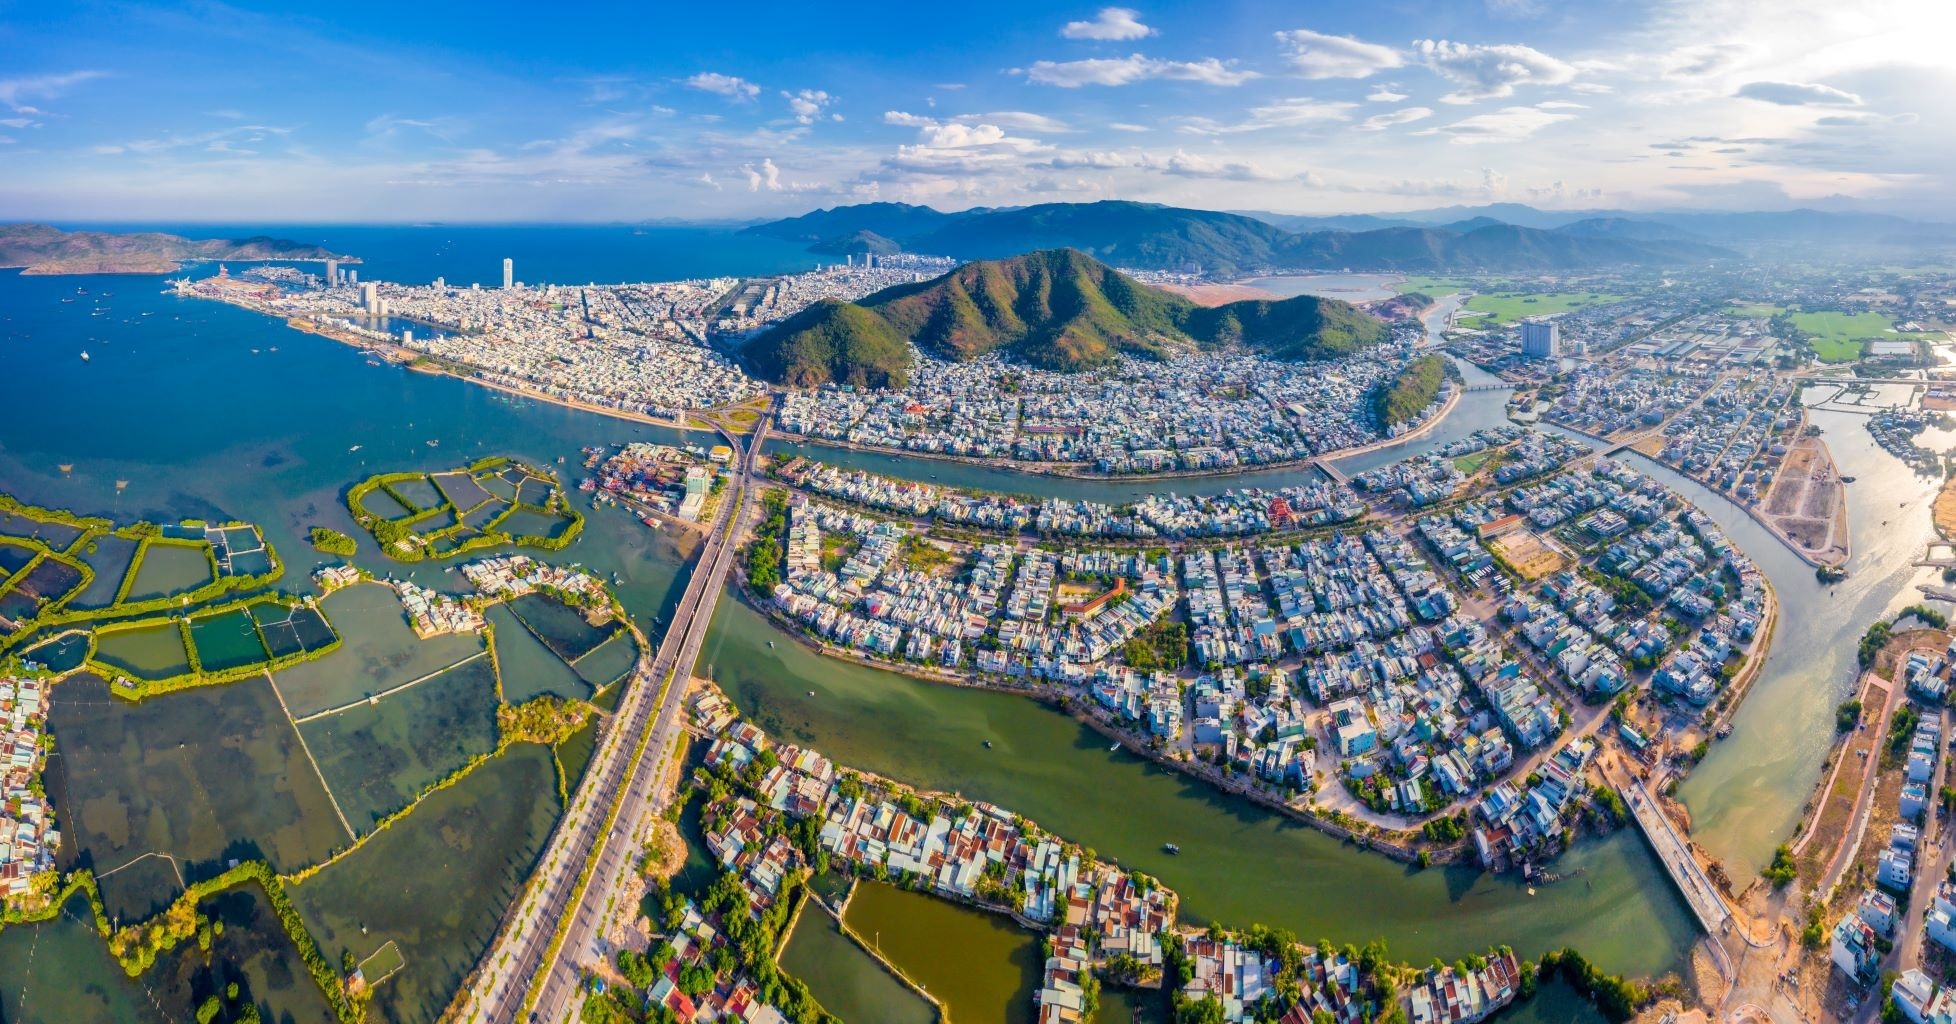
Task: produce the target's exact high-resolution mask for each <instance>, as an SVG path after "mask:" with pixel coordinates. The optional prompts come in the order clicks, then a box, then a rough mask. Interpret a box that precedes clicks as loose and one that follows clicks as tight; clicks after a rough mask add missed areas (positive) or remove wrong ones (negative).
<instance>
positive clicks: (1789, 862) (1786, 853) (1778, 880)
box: [1759, 843, 1800, 889]
mask: <svg viewBox="0 0 1956 1024" xmlns="http://www.w3.org/2000/svg"><path fill="white" fill-rule="evenodd" d="M1759 874H1760V876H1761V877H1763V878H1765V879H1766V881H1768V882H1771V883H1773V888H1775V889H1784V888H1786V883H1788V882H1791V881H1792V880H1793V879H1794V878H1796V877H1798V876H1799V874H1800V866H1799V865H1798V864H1796V863H1794V861H1793V848H1792V847H1791V846H1788V845H1786V844H1785V843H1781V844H1779V848H1778V849H1776V850H1774V851H1773V862H1772V863H1771V864H1768V865H1766V869H1765V870H1764V871H1761V872H1759Z"/></svg>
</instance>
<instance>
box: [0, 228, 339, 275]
mask: <svg viewBox="0 0 1956 1024" xmlns="http://www.w3.org/2000/svg"><path fill="white" fill-rule="evenodd" d="M324 259H343V260H348V261H349V262H355V263H357V262H359V261H358V260H355V259H353V258H352V257H347V256H340V255H338V254H336V253H332V252H329V251H327V250H326V249H322V248H320V247H319V246H316V245H307V244H304V243H302V242H293V241H289V240H287V239H283V238H271V237H269V236H266V235H258V236H256V237H252V238H236V239H221V238H206V239H192V238H185V237H183V236H182V235H168V234H164V233H162V232H160V231H138V232H130V233H120V232H109V231H63V230H61V229H60V228H56V227H50V226H48V225H46V224H0V267H8V268H10V267H24V268H26V269H24V270H23V271H21V272H22V273H23V274H168V273H173V272H175V271H178V270H181V269H183V264H184V263H186V262H197V261H203V260H247V261H250V260H324Z"/></svg>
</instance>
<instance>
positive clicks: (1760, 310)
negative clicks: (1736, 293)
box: [1725, 305, 1786, 318]
mask: <svg viewBox="0 0 1956 1024" xmlns="http://www.w3.org/2000/svg"><path fill="white" fill-rule="evenodd" d="M1725 311H1726V312H1727V313H1730V314H1732V315H1733V316H1763V317H1767V318H1771V317H1776V316H1778V315H1780V314H1781V313H1784V312H1786V307H1785V306H1760V305H1743V306H1742V305H1732V306H1728V307H1726V310H1725Z"/></svg>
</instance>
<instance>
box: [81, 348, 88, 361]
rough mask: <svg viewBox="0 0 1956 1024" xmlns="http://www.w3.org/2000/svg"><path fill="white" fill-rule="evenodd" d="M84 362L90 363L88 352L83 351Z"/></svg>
mask: <svg viewBox="0 0 1956 1024" xmlns="http://www.w3.org/2000/svg"><path fill="white" fill-rule="evenodd" d="M82 362H84V363H85V362H88V350H87V349H82Z"/></svg>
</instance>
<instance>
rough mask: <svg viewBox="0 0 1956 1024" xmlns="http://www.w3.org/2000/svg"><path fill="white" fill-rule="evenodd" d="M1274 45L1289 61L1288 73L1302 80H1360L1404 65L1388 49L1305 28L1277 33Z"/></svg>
mask: <svg viewBox="0 0 1956 1024" xmlns="http://www.w3.org/2000/svg"><path fill="white" fill-rule="evenodd" d="M1277 45H1278V46H1279V47H1281V48H1282V49H1283V51H1284V56H1285V59H1287V60H1289V61H1290V66H1291V69H1292V70H1294V71H1295V72H1296V73H1297V74H1298V76H1299V77H1302V78H1364V77H1366V76H1368V75H1371V74H1374V73H1376V72H1379V71H1384V70H1386V69H1388V68H1396V67H1400V66H1402V65H1404V64H1405V63H1406V59H1405V58H1404V57H1402V56H1400V54H1399V51H1398V50H1395V49H1393V48H1392V47H1390V46H1381V45H1379V44H1378V43H1368V42H1365V41H1364V40H1361V39H1354V38H1352V37H1351V36H1333V35H1326V34H1324V33H1323V32H1313V31H1311V30H1310V29H1307V28H1297V29H1291V30H1289V31H1287V32H1279V33H1277Z"/></svg>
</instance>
